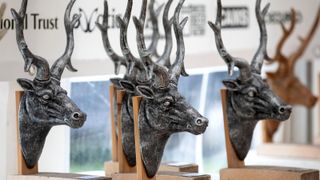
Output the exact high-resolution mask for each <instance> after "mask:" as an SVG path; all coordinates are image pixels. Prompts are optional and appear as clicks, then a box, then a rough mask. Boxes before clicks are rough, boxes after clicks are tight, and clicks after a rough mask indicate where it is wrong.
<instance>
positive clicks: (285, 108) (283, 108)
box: [278, 106, 292, 114]
mask: <svg viewBox="0 0 320 180" xmlns="http://www.w3.org/2000/svg"><path fill="white" fill-rule="evenodd" d="M278 111H279V113H280V114H285V113H291V111H292V107H291V106H281V107H280V108H279V110H278Z"/></svg>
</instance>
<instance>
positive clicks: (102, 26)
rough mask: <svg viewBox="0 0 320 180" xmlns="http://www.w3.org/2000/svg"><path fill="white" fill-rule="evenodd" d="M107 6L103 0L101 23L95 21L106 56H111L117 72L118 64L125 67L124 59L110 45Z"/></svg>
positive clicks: (116, 72)
mask: <svg viewBox="0 0 320 180" xmlns="http://www.w3.org/2000/svg"><path fill="white" fill-rule="evenodd" d="M108 19H109V7H108V1H107V0H105V1H104V13H103V23H102V24H100V23H98V22H96V24H97V26H98V28H99V29H100V31H101V34H102V39H103V45H104V49H105V50H106V52H107V54H108V56H109V57H110V58H111V60H112V61H113V63H114V66H115V74H117V75H118V74H119V72H120V66H121V65H122V66H125V67H127V62H126V59H125V58H124V57H122V56H119V55H118V54H117V53H116V52H115V51H114V50H113V48H112V47H111V44H110V40H109V35H108V30H109V20H108Z"/></svg>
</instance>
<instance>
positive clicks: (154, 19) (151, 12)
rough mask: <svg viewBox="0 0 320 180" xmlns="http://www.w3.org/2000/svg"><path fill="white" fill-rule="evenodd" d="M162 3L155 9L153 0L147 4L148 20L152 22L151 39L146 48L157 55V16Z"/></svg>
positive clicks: (158, 37) (158, 36) (158, 35)
mask: <svg viewBox="0 0 320 180" xmlns="http://www.w3.org/2000/svg"><path fill="white" fill-rule="evenodd" d="M162 7H163V6H162V5H161V6H160V7H158V8H157V9H156V10H155V0H151V1H150V4H149V6H148V9H149V15H150V21H151V24H152V41H151V44H150V45H149V47H148V50H149V51H150V52H152V53H153V56H155V57H159V55H158V52H157V46H158V42H159V39H160V33H159V27H158V24H159V23H158V17H159V15H160V13H161V10H162Z"/></svg>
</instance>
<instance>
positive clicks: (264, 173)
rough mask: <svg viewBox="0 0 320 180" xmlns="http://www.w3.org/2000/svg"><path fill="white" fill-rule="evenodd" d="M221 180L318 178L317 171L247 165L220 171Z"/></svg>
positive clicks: (304, 179)
mask: <svg viewBox="0 0 320 180" xmlns="http://www.w3.org/2000/svg"><path fill="white" fill-rule="evenodd" d="M220 179H221V180H257V179H258V180H270V179H272V180H319V171H317V170H310V169H295V168H285V167H268V166H247V167H245V168H228V169H223V170H221V171H220Z"/></svg>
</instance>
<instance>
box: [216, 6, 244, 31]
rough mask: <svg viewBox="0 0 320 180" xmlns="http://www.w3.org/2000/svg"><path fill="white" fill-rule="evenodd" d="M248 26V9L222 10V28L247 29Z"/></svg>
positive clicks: (237, 7) (242, 7)
mask: <svg viewBox="0 0 320 180" xmlns="http://www.w3.org/2000/svg"><path fill="white" fill-rule="evenodd" d="M249 24H250V13H249V8H248V7H245V6H230V7H223V8H222V22H221V26H222V28H248V27H249Z"/></svg>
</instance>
